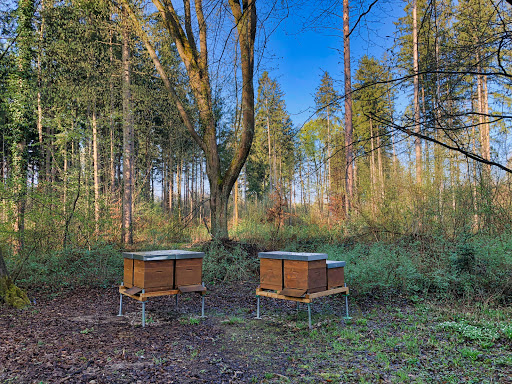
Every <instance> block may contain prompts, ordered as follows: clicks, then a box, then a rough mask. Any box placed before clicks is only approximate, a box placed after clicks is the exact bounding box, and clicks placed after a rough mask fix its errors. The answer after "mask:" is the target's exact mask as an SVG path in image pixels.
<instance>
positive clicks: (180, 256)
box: [123, 250, 204, 292]
mask: <svg viewBox="0 0 512 384" xmlns="http://www.w3.org/2000/svg"><path fill="white" fill-rule="evenodd" d="M123 257H124V278H123V285H124V286H125V287H126V288H131V287H138V288H141V289H144V291H145V292H158V291H168V290H172V289H177V288H178V286H186V285H200V284H201V276H202V261H203V257H204V253H202V252H191V251H181V250H167V251H150V252H125V253H123Z"/></svg>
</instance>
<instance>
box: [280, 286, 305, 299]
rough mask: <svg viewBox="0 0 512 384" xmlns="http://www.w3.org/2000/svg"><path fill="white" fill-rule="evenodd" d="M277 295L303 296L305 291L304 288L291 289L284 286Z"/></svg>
mask: <svg viewBox="0 0 512 384" xmlns="http://www.w3.org/2000/svg"><path fill="white" fill-rule="evenodd" d="M277 293H278V294H279V295H284V296H292V297H303V296H304V294H305V293H306V290H305V289H293V288H285V289H283V290H282V291H279V292H277Z"/></svg>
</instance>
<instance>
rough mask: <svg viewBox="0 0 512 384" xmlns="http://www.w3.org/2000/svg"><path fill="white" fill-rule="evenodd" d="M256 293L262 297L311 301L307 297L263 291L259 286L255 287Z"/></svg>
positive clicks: (302, 301) (303, 301)
mask: <svg viewBox="0 0 512 384" xmlns="http://www.w3.org/2000/svg"><path fill="white" fill-rule="evenodd" d="M256 295H258V296H263V297H271V298H273V299H281V300H290V301H299V302H301V303H311V300H310V299H307V298H302V297H292V296H284V295H280V294H278V293H275V292H269V291H264V290H262V289H260V288H258V289H256Z"/></svg>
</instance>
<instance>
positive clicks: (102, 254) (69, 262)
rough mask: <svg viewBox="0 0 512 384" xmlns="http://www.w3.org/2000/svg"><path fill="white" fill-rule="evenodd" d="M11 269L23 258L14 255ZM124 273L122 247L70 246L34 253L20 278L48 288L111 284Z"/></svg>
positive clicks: (23, 282) (10, 259) (24, 282)
mask: <svg viewBox="0 0 512 384" xmlns="http://www.w3.org/2000/svg"><path fill="white" fill-rule="evenodd" d="M6 263H7V265H8V267H9V265H11V267H10V270H11V271H18V270H19V269H20V264H21V263H20V260H18V259H17V258H15V257H13V256H10V257H8V258H6ZM122 276H123V257H122V256H121V251H120V250H118V249H116V248H115V247H112V246H110V245H98V246H97V247H95V248H91V249H78V248H70V249H65V250H61V251H57V252H51V253H48V254H43V255H34V254H33V255H31V256H29V257H28V259H27V260H26V262H25V263H24V264H23V266H22V268H21V271H20V274H19V277H18V279H17V281H18V282H19V284H20V285H22V286H23V287H28V288H31V289H45V290H47V291H52V290H60V289H62V288H78V287H94V286H97V287H109V286H112V285H113V284H118V283H119V282H120V281H121V280H122Z"/></svg>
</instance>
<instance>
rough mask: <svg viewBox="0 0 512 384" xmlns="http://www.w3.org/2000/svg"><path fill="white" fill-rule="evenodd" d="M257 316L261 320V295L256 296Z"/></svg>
mask: <svg viewBox="0 0 512 384" xmlns="http://www.w3.org/2000/svg"><path fill="white" fill-rule="evenodd" d="M256 299H257V300H256V318H257V319H260V320H261V317H260V297H259V296H256Z"/></svg>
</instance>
